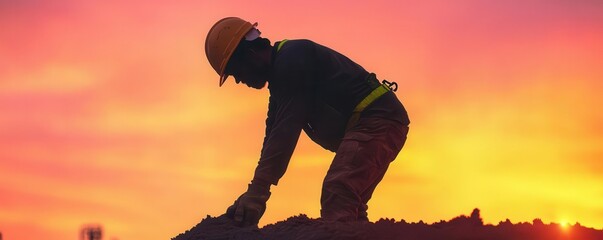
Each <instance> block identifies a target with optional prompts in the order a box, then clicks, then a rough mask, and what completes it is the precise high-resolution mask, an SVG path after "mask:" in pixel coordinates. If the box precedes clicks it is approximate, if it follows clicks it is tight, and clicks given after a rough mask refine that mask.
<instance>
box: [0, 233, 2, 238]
mask: <svg viewBox="0 0 603 240" xmlns="http://www.w3.org/2000/svg"><path fill="white" fill-rule="evenodd" d="M0 240H2V233H1V232H0Z"/></svg>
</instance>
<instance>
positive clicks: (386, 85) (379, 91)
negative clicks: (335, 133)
mask: <svg viewBox="0 0 603 240" xmlns="http://www.w3.org/2000/svg"><path fill="white" fill-rule="evenodd" d="M371 74H372V73H371ZM369 77H370V75H369ZM392 86H395V88H394V89H392ZM397 88H398V85H397V84H396V83H395V82H388V81H387V80H383V83H382V84H381V85H380V86H379V87H377V88H375V89H373V91H372V92H371V93H369V95H367V96H366V97H364V99H362V101H360V103H358V105H356V107H355V108H354V111H352V116H350V120H348V125H347V127H346V130H348V129H350V128H351V127H353V126H354V125H356V122H358V119H360V113H362V111H364V109H365V108H366V107H368V106H369V105H371V103H373V102H374V101H375V100H377V99H378V98H379V97H381V96H383V94H385V93H387V92H389V91H394V92H395V91H396V90H397Z"/></svg>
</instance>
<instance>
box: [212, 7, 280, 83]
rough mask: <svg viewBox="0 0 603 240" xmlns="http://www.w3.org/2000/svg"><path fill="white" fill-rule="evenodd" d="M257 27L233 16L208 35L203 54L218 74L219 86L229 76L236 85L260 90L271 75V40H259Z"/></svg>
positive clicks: (214, 27) (217, 24)
mask: <svg viewBox="0 0 603 240" xmlns="http://www.w3.org/2000/svg"><path fill="white" fill-rule="evenodd" d="M256 26H257V23H256V24H251V23H250V22H247V21H245V20H242V19H240V18H236V17H228V18H224V19H222V20H220V21H218V22H217V23H216V24H214V26H213V27H212V28H211V30H210V31H209V33H208V34H207V39H206V41H205V54H206V55H207V59H208V60H209V62H210V64H211V66H212V67H213V68H214V70H216V72H217V73H218V74H219V75H220V86H222V84H223V83H224V81H226V78H228V76H234V77H235V80H236V82H237V83H239V82H243V83H245V84H247V85H248V86H249V87H253V88H258V89H259V88H262V87H264V86H265V85H266V81H267V79H268V77H269V73H270V53H271V48H272V47H271V46H270V41H269V40H268V39H265V38H261V37H260V31H259V30H258V29H256V28H255V27H256Z"/></svg>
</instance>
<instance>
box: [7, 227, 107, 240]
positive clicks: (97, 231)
mask: <svg viewBox="0 0 603 240" xmlns="http://www.w3.org/2000/svg"><path fill="white" fill-rule="evenodd" d="M102 238H103V227H102V226H101V225H98V224H89V225H84V226H83V227H82V230H81V231H80V240H101V239H102ZM0 240H1V239H0Z"/></svg>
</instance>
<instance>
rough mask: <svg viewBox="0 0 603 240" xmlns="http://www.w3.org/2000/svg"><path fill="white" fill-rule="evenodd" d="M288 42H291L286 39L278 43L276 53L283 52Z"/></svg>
mask: <svg viewBox="0 0 603 240" xmlns="http://www.w3.org/2000/svg"><path fill="white" fill-rule="evenodd" d="M287 41H289V40H287V39H285V40H283V41H281V42H280V43H278V46H276V51H277V52H278V51H280V50H281V48H282V47H283V45H285V43H286V42H287Z"/></svg>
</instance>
